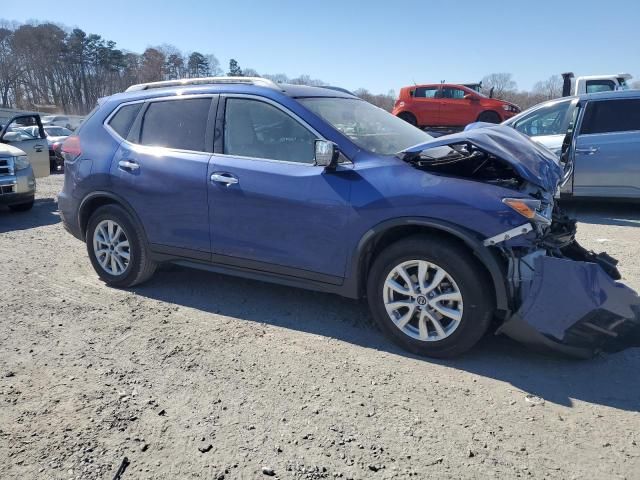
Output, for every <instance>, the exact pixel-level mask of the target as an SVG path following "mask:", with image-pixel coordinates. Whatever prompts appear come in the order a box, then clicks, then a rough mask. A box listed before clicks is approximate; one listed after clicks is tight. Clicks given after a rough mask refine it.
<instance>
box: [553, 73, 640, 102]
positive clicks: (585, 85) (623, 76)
mask: <svg viewBox="0 0 640 480" xmlns="http://www.w3.org/2000/svg"><path fill="white" fill-rule="evenodd" d="M562 78H563V79H564V84H563V86H562V96H563V97H567V96H569V95H583V94H585V93H598V92H611V91H615V90H628V89H629V86H628V82H629V80H631V79H632V78H633V77H632V76H631V75H629V74H628V73H616V74H609V75H587V76H581V77H574V75H573V73H572V72H568V73H563V74H562Z"/></svg>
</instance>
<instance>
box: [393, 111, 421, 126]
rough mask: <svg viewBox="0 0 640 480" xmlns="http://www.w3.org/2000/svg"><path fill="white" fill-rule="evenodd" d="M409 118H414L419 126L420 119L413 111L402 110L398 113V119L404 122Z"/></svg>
mask: <svg viewBox="0 0 640 480" xmlns="http://www.w3.org/2000/svg"><path fill="white" fill-rule="evenodd" d="M409 116H410V117H413V120H414V121H415V122H416V125H418V117H417V116H416V114H415V113H413V112H412V111H410V110H402V111H401V112H398V113H397V114H396V117H398V118H400V119H402V120H404V117H409ZM405 122H406V120H405Z"/></svg>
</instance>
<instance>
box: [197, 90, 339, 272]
mask: <svg viewBox="0 0 640 480" xmlns="http://www.w3.org/2000/svg"><path fill="white" fill-rule="evenodd" d="M318 138H322V137H321V136H320V135H319V134H318V133H317V132H316V131H314V130H313V129H312V128H311V127H310V126H309V125H308V124H306V123H305V122H304V121H303V120H302V119H301V118H299V117H298V116H297V115H295V114H294V113H293V112H291V111H289V110H288V109H286V108H285V107H284V106H282V105H280V104H278V103H276V102H274V101H271V100H269V99H266V98H262V97H254V96H237V97H234V96H227V97H221V100H220V107H219V108H218V116H217V121H216V142H215V147H214V152H215V153H214V155H213V156H212V157H211V161H210V163H209V170H208V175H207V177H208V198H209V216H210V229H211V250H212V252H213V257H212V258H213V261H214V262H216V263H221V264H226V265H231V266H237V267H242V268H250V269H252V270H260V271H262V272H265V271H266V272H271V273H276V274H282V275H287V276H293V277H299V278H302V279H307V280H315V281H321V282H324V283H333V284H340V283H341V282H342V278H343V276H344V271H345V264H346V256H347V242H346V241H345V235H344V232H345V231H346V228H347V225H348V223H349V218H350V208H349V194H350V189H351V184H350V177H349V176H348V175H343V173H347V172H341V171H340V169H345V168H347V167H343V166H339V167H337V169H336V171H333V172H331V171H327V170H325V168H324V167H321V166H316V165H314V143H315V140H316V139H318Z"/></svg>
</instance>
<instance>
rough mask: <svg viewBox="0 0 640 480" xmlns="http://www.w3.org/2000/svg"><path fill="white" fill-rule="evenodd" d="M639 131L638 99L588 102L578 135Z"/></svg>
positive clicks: (639, 112) (639, 105) (639, 110)
mask: <svg viewBox="0 0 640 480" xmlns="http://www.w3.org/2000/svg"><path fill="white" fill-rule="evenodd" d="M633 130H640V99H629V100H626V99H625V100H607V101H598V102H590V103H589V104H588V105H587V109H586V111H585V112H584V120H583V121H582V128H581V130H580V133H583V134H590V133H611V132H628V131H633Z"/></svg>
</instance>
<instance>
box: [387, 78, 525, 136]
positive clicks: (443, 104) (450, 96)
mask: <svg viewBox="0 0 640 480" xmlns="http://www.w3.org/2000/svg"><path fill="white" fill-rule="evenodd" d="M519 112H520V108H519V107H518V106H517V105H514V104H512V103H509V102H505V101H503V100H498V99H496V98H489V97H485V96H484V95H483V94H481V93H480V92H477V91H476V90H472V89H470V88H468V87H465V86H464V85H455V84H447V83H444V84H440V83H438V84H431V85H413V86H411V87H403V88H401V89H400V95H399V97H398V100H396V103H395V106H394V108H393V111H392V113H393V114H394V115H396V116H397V117H400V118H401V119H403V120H405V121H406V122H408V123H410V124H411V125H414V126H417V127H420V128H424V127H464V126H465V125H467V124H469V123H471V122H476V121H478V122H489V123H500V122H502V121H504V120H506V119H508V118H511V117H512V116H514V115H516V114H517V113H519Z"/></svg>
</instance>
